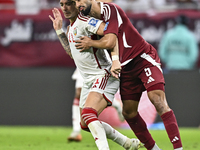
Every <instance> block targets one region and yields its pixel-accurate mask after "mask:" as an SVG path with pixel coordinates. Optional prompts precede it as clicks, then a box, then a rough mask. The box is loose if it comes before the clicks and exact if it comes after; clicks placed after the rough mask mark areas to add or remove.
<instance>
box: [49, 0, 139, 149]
mask: <svg viewBox="0 0 200 150" xmlns="http://www.w3.org/2000/svg"><path fill="white" fill-rule="evenodd" d="M60 5H61V10H62V11H63V14H64V16H65V18H67V19H69V20H70V26H69V28H68V38H67V37H66V35H65V33H64V31H63V30H62V17H61V14H60V12H59V10H58V9H56V8H54V9H53V10H52V12H53V15H54V18H55V19H54V18H53V17H51V16H49V17H50V19H51V20H52V22H53V26H54V29H55V30H56V33H57V35H58V37H59V40H60V42H61V44H62V46H63V48H64V49H65V50H66V51H67V53H68V54H70V49H71V54H72V57H73V59H74V62H75V64H76V66H77V68H78V69H79V71H80V73H81V75H82V77H83V79H84V84H83V87H82V91H81V97H80V104H79V106H80V112H81V127H82V129H83V130H89V131H90V132H91V133H92V135H93V137H94V139H95V143H96V145H97V147H98V149H99V150H109V146H108V141H107V139H106V137H107V138H108V139H112V140H113V141H114V142H116V143H118V144H119V145H121V146H123V147H124V148H125V149H127V150H137V149H138V147H139V146H140V141H139V140H138V139H129V138H127V137H126V136H124V135H122V134H121V133H119V132H118V131H116V130H115V129H113V128H112V127H111V126H110V125H108V124H107V123H105V122H100V121H99V120H98V115H99V114H100V113H101V112H102V111H103V110H104V109H105V108H106V107H107V106H109V105H112V101H113V99H114V95H115V93H116V92H117V90H118V87H119V79H117V78H114V77H113V76H111V73H110V68H111V65H112V61H111V59H110V57H109V54H108V51H107V50H98V49H95V48H90V49H88V50H86V51H85V52H80V51H79V50H78V49H76V47H75V44H76V43H75V40H77V39H78V38H80V37H81V36H90V37H93V36H94V35H93V34H98V33H103V32H102V30H103V29H104V24H103V23H102V21H100V20H97V19H94V18H90V17H89V16H83V15H81V14H78V10H77V9H76V4H75V2H74V1H72V0H60ZM68 41H69V45H70V49H69V45H68Z"/></svg>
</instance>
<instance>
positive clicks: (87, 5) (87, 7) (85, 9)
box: [77, 1, 92, 16]
mask: <svg viewBox="0 0 200 150" xmlns="http://www.w3.org/2000/svg"><path fill="white" fill-rule="evenodd" d="M77 7H78V9H79V11H81V12H82V13H83V14H84V15H85V16H87V15H89V13H90V11H91V7H92V4H91V2H90V1H85V2H81V3H78V5H77Z"/></svg>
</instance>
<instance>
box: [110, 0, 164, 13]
mask: <svg viewBox="0 0 200 150" xmlns="http://www.w3.org/2000/svg"><path fill="white" fill-rule="evenodd" d="M113 2H114V3H116V4H117V5H119V6H120V7H121V8H122V9H123V10H124V11H125V12H148V11H149V10H151V9H154V8H157V7H161V6H163V5H165V0H114V1H113Z"/></svg>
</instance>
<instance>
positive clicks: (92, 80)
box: [68, 14, 119, 108]
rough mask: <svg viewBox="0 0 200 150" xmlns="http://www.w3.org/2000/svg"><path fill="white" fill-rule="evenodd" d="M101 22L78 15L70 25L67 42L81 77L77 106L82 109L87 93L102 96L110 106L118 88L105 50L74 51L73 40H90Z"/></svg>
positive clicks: (117, 82)
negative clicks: (85, 37)
mask: <svg viewBox="0 0 200 150" xmlns="http://www.w3.org/2000/svg"><path fill="white" fill-rule="evenodd" d="M101 23H102V21H100V20H97V19H95V18H92V17H89V16H83V15H82V14H79V15H78V17H77V19H76V21H75V22H74V23H72V24H70V27H69V31H68V41H69V44H70V49H71V53H72V57H73V59H74V62H75V64H76V66H77V68H78V70H79V71H80V74H81V76H82V77H83V80H84V82H83V86H82V90H81V97H80V103H79V106H80V107H81V108H83V107H84V105H85V101H86V99H87V96H88V93H89V92H91V91H94V92H98V93H101V94H103V96H104V98H105V99H106V100H107V102H108V105H111V104H112V101H113V99H114V95H115V93H116V92H117V90H118V88H119V79H116V78H114V77H113V76H111V73H110V71H109V70H110V68H111V66H112V61H111V58H110V56H109V53H108V51H107V50H105V49H96V48H90V49H88V50H85V51H83V52H80V50H78V49H76V47H75V45H76V43H75V40H78V39H79V38H80V37H82V36H88V37H90V38H92V39H94V37H95V36H96V35H94V34H96V32H97V30H98V28H99V26H100V24H101Z"/></svg>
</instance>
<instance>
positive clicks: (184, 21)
mask: <svg viewBox="0 0 200 150" xmlns="http://www.w3.org/2000/svg"><path fill="white" fill-rule="evenodd" d="M176 22H177V23H178V24H184V25H188V24H189V18H188V17H187V16H185V15H179V16H177V17H176Z"/></svg>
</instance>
